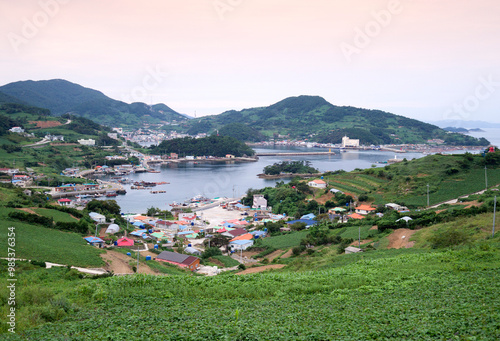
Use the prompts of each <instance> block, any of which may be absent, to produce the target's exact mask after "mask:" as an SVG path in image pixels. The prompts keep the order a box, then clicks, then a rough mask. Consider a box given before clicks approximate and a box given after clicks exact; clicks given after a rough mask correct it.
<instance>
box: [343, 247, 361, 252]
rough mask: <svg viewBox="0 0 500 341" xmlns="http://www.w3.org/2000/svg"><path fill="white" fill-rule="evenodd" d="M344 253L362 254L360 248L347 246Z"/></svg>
mask: <svg viewBox="0 0 500 341" xmlns="http://www.w3.org/2000/svg"><path fill="white" fill-rule="evenodd" d="M344 251H345V253H346V254H349V253H358V252H363V250H361V249H360V248H357V247H354V246H348V247H346V248H345V250H344Z"/></svg>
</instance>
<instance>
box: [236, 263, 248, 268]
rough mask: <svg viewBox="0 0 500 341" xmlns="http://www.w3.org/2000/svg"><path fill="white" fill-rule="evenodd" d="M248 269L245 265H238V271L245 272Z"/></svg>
mask: <svg viewBox="0 0 500 341" xmlns="http://www.w3.org/2000/svg"><path fill="white" fill-rule="evenodd" d="M246 268H247V267H246V266H245V264H243V263H240V265H238V269H239V270H245V269H246Z"/></svg>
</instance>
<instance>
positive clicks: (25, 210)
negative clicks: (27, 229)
mask: <svg viewBox="0 0 500 341" xmlns="http://www.w3.org/2000/svg"><path fill="white" fill-rule="evenodd" d="M18 210H21V211H24V212H26V213H31V214H36V215H39V214H38V213H36V212H35V211H33V210H32V209H31V208H28V207H22V208H18Z"/></svg>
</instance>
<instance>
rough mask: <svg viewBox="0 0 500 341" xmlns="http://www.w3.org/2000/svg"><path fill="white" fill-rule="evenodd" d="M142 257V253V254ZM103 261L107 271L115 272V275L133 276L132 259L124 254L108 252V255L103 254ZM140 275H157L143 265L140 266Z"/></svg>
mask: <svg viewBox="0 0 500 341" xmlns="http://www.w3.org/2000/svg"><path fill="white" fill-rule="evenodd" d="M141 255H142V253H141ZM101 257H102V259H104V261H105V262H106V266H105V269H106V270H108V271H113V272H114V273H115V274H133V273H134V271H132V266H130V265H129V262H130V261H131V260H134V259H133V258H132V257H130V256H127V255H124V254H123V253H120V252H117V251H112V250H108V251H107V252H106V253H103V254H101ZM139 273H140V274H150V275H155V274H156V273H155V272H154V271H153V270H151V269H150V268H149V267H148V266H146V265H144V264H143V263H140V264H139Z"/></svg>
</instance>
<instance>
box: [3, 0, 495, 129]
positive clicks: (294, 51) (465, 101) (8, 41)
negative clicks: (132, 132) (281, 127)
mask: <svg viewBox="0 0 500 341" xmlns="http://www.w3.org/2000/svg"><path fill="white" fill-rule="evenodd" d="M499 13H500V1H498V0H476V1H470V0H438V1H436V0H146V1H138V0H36V1H32V0H16V1H12V0H0V19H1V20H0V34H1V38H0V63H1V68H0V70H1V72H0V85H3V84H7V83H10V82H15V81H20V80H46V79H56V78H60V79H66V80H68V81H70V82H74V83H78V84H80V85H82V86H85V87H88V88H92V89H96V90H99V91H102V92H103V93H104V94H105V95H107V96H109V97H111V98H114V99H117V100H122V101H124V102H127V103H131V102H136V101H140V102H146V103H148V104H154V103H165V104H166V105H168V106H169V107H171V108H172V109H174V110H176V111H178V112H181V113H184V114H188V115H190V116H195V115H196V116H197V117H200V116H205V115H213V114H219V113H222V112H224V111H226V110H233V109H234V110H241V109H244V108H251V107H262V106H268V105H271V104H273V103H276V102H278V101H280V100H282V99H284V98H287V97H291V96H299V95H317V96H321V97H323V98H325V99H326V100H327V101H329V102H330V103H332V104H334V105H342V106H343V105H347V106H355V107H361V108H367V109H378V110H384V111H388V112H391V113H394V114H397V115H402V116H406V117H410V118H415V119H418V120H422V121H437V120H445V119H451V120H454V121H457V124H456V126H459V125H460V123H459V122H460V121H463V120H482V121H489V122H496V123H500V115H499V110H498V108H499V107H500V20H498V14H499Z"/></svg>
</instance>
